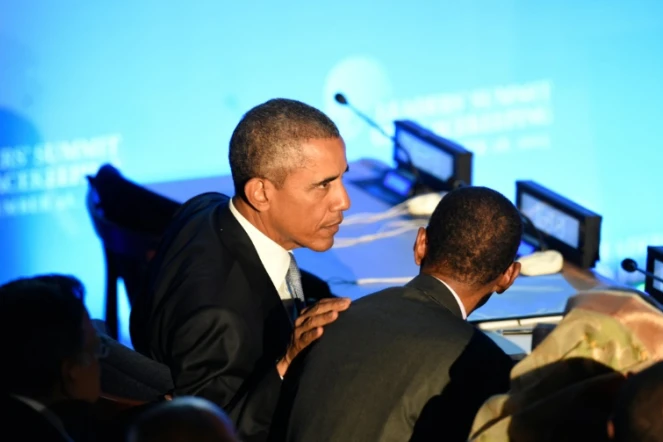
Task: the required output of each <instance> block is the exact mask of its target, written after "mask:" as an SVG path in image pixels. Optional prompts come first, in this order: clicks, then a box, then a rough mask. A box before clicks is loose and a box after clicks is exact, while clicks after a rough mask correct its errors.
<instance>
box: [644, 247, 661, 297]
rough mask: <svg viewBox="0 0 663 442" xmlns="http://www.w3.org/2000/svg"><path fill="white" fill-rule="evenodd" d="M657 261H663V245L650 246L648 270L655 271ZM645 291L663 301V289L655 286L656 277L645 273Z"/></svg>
mask: <svg viewBox="0 0 663 442" xmlns="http://www.w3.org/2000/svg"><path fill="white" fill-rule="evenodd" d="M656 261H659V262H661V263H663V246H648V247H647V267H646V270H647V271H648V272H649V273H654V269H655V267H656ZM657 276H658V275H657ZM645 292H647V293H649V295H650V296H651V297H652V298H654V299H656V300H657V301H658V302H660V303H663V291H661V290H658V289H657V288H656V287H654V278H652V277H651V276H647V275H645Z"/></svg>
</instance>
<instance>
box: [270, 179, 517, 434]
mask: <svg viewBox="0 0 663 442" xmlns="http://www.w3.org/2000/svg"><path fill="white" fill-rule="evenodd" d="M521 235H522V223H521V219H520V216H519V213H518V211H517V210H516V208H515V207H514V206H513V204H511V202H509V201H508V200H507V199H506V198H505V197H504V196H502V195H500V194H499V193H497V192H495V191H493V190H490V189H487V188H482V187H467V188H462V189H459V190H454V191H453V192H450V193H449V194H447V195H446V196H445V197H444V198H443V199H442V201H441V202H440V204H439V205H438V206H437V208H436V209H435V212H434V213H433V215H432V217H431V219H430V223H429V225H428V227H427V228H426V229H424V228H421V229H420V230H419V232H418V235H417V239H416V242H415V245H414V258H415V262H416V263H417V265H419V266H420V268H421V272H420V274H419V276H417V277H416V278H414V279H413V280H412V281H411V282H410V283H408V284H407V285H405V286H404V287H395V288H390V289H386V290H383V291H381V292H378V293H376V294H373V295H370V296H367V297H364V298H362V299H360V300H358V301H355V302H354V303H353V305H352V307H351V308H350V309H349V310H348V311H347V312H345V313H344V314H343V315H342V316H341V317H340V318H339V320H338V321H336V322H335V323H334V324H332V325H330V326H329V327H327V328H326V329H325V334H324V336H323V337H322V338H321V339H320V340H319V341H318V342H316V344H314V345H313V346H312V347H311V348H310V349H308V350H307V351H306V352H304V353H302V354H301V355H300V357H298V358H297V359H296V360H295V362H294V363H293V365H292V367H291V369H290V371H289V372H288V375H287V376H286V379H285V381H284V386H283V389H282V395H283V397H282V400H281V401H280V403H279V406H278V411H277V414H276V415H275V417H274V429H273V432H272V439H273V440H276V441H283V440H285V441H288V442H304V441H316V442H332V441H334V442H340V441H362V442H377V441H380V442H386V441H399V442H402V441H427V440H431V441H433V440H435V441H440V440H444V441H466V440H467V437H468V433H469V431H470V428H471V425H472V422H473V419H474V416H475V414H476V412H477V411H478V409H479V407H480V406H481V405H482V404H483V402H484V401H485V400H486V399H487V398H488V397H489V396H491V395H493V394H497V393H503V392H505V391H507V390H508V388H509V373H510V370H511V368H512V365H513V364H512V361H511V360H510V358H509V357H508V356H507V355H506V354H505V353H504V352H503V351H502V350H501V349H500V348H499V347H498V346H497V345H496V344H495V343H494V342H493V341H492V340H491V339H490V338H489V337H487V336H486V335H485V334H483V333H482V332H480V331H479V330H477V329H476V328H475V327H473V326H472V325H471V324H469V323H468V322H466V318H467V315H469V314H470V313H472V311H474V310H475V309H477V308H478V307H480V306H481V305H483V304H484V303H485V302H486V301H487V300H488V299H489V298H490V296H491V295H492V294H493V293H494V292H498V293H502V292H504V291H505V290H506V289H507V288H508V287H509V286H510V285H511V284H512V283H513V281H514V279H515V278H516V277H517V275H518V273H519V271H520V264H519V263H517V262H514V260H515V257H516V252H517V250H518V245H519V243H520V238H521Z"/></svg>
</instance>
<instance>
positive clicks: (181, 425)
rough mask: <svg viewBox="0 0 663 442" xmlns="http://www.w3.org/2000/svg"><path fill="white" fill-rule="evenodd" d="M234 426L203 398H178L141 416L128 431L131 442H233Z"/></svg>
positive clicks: (158, 405) (161, 403) (224, 415)
mask: <svg viewBox="0 0 663 442" xmlns="http://www.w3.org/2000/svg"><path fill="white" fill-rule="evenodd" d="M234 433H235V430H234V426H233V424H232V422H231V420H230V418H229V417H228V415H227V414H226V413H225V412H224V411H223V410H222V409H221V408H219V407H218V406H217V405H216V404H214V403H212V402H210V401H208V400H207V399H203V398H200V397H186V396H185V397H177V398H175V399H173V400H172V401H167V402H160V403H159V404H157V405H155V406H153V407H151V408H150V409H148V410H147V411H146V412H144V413H142V414H141V415H140V416H139V417H138V419H137V420H136V421H135V422H134V423H133V424H132V426H131V427H130V428H129V434H128V436H129V437H128V440H129V442H157V441H158V442H183V441H197V442H208V441H209V442H231V441H235V440H236V439H235V437H234Z"/></svg>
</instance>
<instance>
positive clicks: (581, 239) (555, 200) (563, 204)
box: [516, 180, 601, 267]
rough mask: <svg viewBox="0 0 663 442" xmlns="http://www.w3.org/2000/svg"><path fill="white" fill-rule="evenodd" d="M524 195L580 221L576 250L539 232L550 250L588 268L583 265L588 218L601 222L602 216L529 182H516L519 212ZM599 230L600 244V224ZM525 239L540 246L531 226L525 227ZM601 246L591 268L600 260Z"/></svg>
mask: <svg viewBox="0 0 663 442" xmlns="http://www.w3.org/2000/svg"><path fill="white" fill-rule="evenodd" d="M524 193H525V194H529V195H531V196H533V197H534V198H537V199H539V200H541V201H542V202H544V203H546V204H548V205H550V206H552V207H553V208H555V209H557V210H559V211H560V212H562V213H564V214H566V215H568V216H570V217H572V218H575V219H576V220H577V221H578V229H579V231H578V246H577V247H575V248H574V247H572V246H570V245H568V244H567V243H565V242H564V241H561V240H559V239H558V238H557V237H555V236H553V235H550V234H548V233H546V232H544V231H542V230H539V232H540V233H541V236H542V237H543V239H544V241H545V242H546V244H547V245H548V247H549V248H551V249H554V250H557V251H558V252H560V253H561V254H562V255H563V256H564V258H565V259H566V260H568V261H570V262H572V263H574V264H576V265H578V266H581V267H586V265H583V262H584V261H586V260H585V257H584V254H585V250H586V249H585V248H586V246H587V222H586V221H587V219H588V218H598V219H599V220H600V219H601V216H600V215H598V214H597V213H595V212H592V211H591V210H589V209H586V208H585V207H582V206H581V205H579V204H577V203H575V202H573V201H571V200H569V199H567V198H565V197H563V196H561V195H559V194H557V193H555V192H553V191H551V190H549V189H547V188H545V187H543V186H542V185H540V184H538V183H536V182H534V181H529V180H522V181H516V207H518V210H520V209H521V204H522V195H523V194H524ZM598 228H599V236H598V241H599V242H600V223H599V226H598ZM524 237H525V238H524V239H525V240H526V241H528V242H531V243H532V244H533V245H538V241H537V240H536V232H534V231H533V230H532V228H531V227H530V226H527V225H526V226H525V235H524ZM599 245H600V244H597V250H596V251H595V253H594V256H592V257H591V259H590V261H591V263H592V264H591V265H590V267H593V264H594V263H596V261H598V260H599V252H598V248H599V247H598V246H599Z"/></svg>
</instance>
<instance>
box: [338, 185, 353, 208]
mask: <svg viewBox="0 0 663 442" xmlns="http://www.w3.org/2000/svg"><path fill="white" fill-rule="evenodd" d="M340 183H341V187H340V189H339V190H340V195H339V200H338V201H339V202H338V205H337V207H336V210H337V211H339V212H345V211H346V210H348V209H349V208H350V204H351V202H350V195H348V191H347V189H346V188H345V184H343V181H340Z"/></svg>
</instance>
